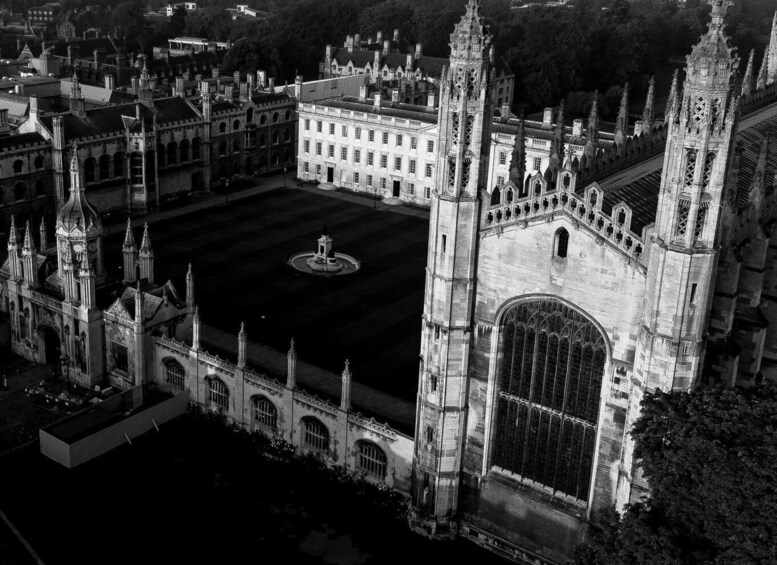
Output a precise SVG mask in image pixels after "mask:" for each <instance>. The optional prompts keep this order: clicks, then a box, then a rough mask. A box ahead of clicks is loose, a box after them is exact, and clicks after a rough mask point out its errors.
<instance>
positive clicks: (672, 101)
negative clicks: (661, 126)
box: [664, 69, 679, 123]
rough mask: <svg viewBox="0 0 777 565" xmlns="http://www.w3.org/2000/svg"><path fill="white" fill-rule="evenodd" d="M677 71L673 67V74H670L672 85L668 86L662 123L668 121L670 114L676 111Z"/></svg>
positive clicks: (672, 114)
mask: <svg viewBox="0 0 777 565" xmlns="http://www.w3.org/2000/svg"><path fill="white" fill-rule="evenodd" d="M678 72H679V69H675V70H674V75H672V86H671V87H669V98H667V101H666V110H664V123H668V122H669V120H670V116H674V114H675V112H676V111H677V93H678V83H677V73H678Z"/></svg>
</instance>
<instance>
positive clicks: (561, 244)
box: [553, 228, 569, 259]
mask: <svg viewBox="0 0 777 565" xmlns="http://www.w3.org/2000/svg"><path fill="white" fill-rule="evenodd" d="M568 247H569V232H568V231H567V230H565V229H564V228H559V229H558V230H556V240H555V242H554V243H553V252H554V253H553V255H554V256H556V257H559V258H561V259H565V258H566V256H567V249H568Z"/></svg>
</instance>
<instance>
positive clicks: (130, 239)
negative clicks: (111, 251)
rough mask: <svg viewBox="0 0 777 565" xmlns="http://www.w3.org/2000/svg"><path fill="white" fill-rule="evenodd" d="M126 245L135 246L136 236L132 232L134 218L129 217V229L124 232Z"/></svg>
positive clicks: (127, 246)
mask: <svg viewBox="0 0 777 565" xmlns="http://www.w3.org/2000/svg"><path fill="white" fill-rule="evenodd" d="M124 247H125V248H129V247H132V248H134V247H135V236H134V235H133V234H132V220H130V219H129V218H127V231H126V232H124Z"/></svg>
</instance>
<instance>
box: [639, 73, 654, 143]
mask: <svg viewBox="0 0 777 565" xmlns="http://www.w3.org/2000/svg"><path fill="white" fill-rule="evenodd" d="M655 87H656V77H654V76H652V77H650V84H649V85H648V92H647V97H646V98H645V109H644V110H643V111H642V128H643V131H645V132H647V133H648V134H650V132H651V131H652V130H653V103H654V99H655Z"/></svg>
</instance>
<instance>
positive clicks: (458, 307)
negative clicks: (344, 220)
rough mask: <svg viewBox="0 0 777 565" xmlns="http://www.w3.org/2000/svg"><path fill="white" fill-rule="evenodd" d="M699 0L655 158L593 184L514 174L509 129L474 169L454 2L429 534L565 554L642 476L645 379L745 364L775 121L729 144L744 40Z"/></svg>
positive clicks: (431, 303)
mask: <svg viewBox="0 0 777 565" xmlns="http://www.w3.org/2000/svg"><path fill="white" fill-rule="evenodd" d="M710 4H711V5H712V13H711V20H710V22H709V28H708V30H707V32H706V34H705V35H704V36H703V37H702V38H701V39H700V41H699V43H698V44H697V45H696V46H695V47H694V48H693V50H692V52H691V54H690V55H689V56H688V57H687V68H686V74H685V82H684V84H683V85H682V89H681V90H680V89H679V88H676V87H675V88H674V89H673V94H672V96H671V99H670V102H669V110H668V113H667V116H666V117H665V127H666V128H668V131H667V143H666V150H665V153H664V155H663V169H662V172H660V174H656V175H653V176H652V177H651V178H653V179H654V180H653V181H651V178H648V179H647V180H645V179H638V180H639V182H636V181H635V182H634V183H626V184H625V185H617V184H611V185H609V186H608V188H606V189H604V188H601V187H600V186H599V184H597V183H591V184H589V185H587V186H576V182H575V181H576V178H575V176H576V170H575V167H572V166H568V164H565V165H564V167H563V168H559V170H558V171H557V172H556V173H555V174H556V175H558V176H557V177H556V178H555V179H554V178H552V176H551V175H547V174H546V175H545V176H544V177H543V176H542V175H536V181H535V177H531V178H530V180H529V181H527V183H528V184H527V183H525V182H524V180H525V175H526V166H525V163H524V162H523V160H524V155H525V150H524V147H523V137H522V136H520V135H519V136H517V138H518V139H519V140H520V141H519V142H518V143H517V144H516V149H515V151H514V154H513V165H512V170H511V175H510V179H509V180H507V181H506V182H505V183H504V184H503V185H502V186H497V187H493V188H489V187H487V186H486V171H487V167H488V162H487V161H488V156H489V144H490V143H491V142H492V136H491V131H490V129H491V123H492V120H491V119H490V117H491V116H492V108H491V102H490V96H489V87H490V80H491V78H490V77H492V73H493V69H492V68H491V66H490V62H489V50H490V48H491V36H490V35H489V33H488V30H487V28H486V27H485V26H484V24H483V21H482V18H481V16H480V3H479V2H478V1H477V0H470V1H469V2H468V4H467V8H466V10H467V11H466V14H465V15H464V17H463V18H462V20H461V22H460V23H459V24H458V25H457V26H456V28H455V30H454V32H453V34H452V35H451V42H450V47H451V55H450V67H449V68H448V69H446V70H445V71H444V72H443V75H442V78H441V87H440V106H439V120H438V124H439V132H438V144H437V147H438V148H439V155H438V157H437V170H438V171H439V174H438V182H437V187H436V189H435V190H434V191H433V194H432V200H431V219H430V222H431V223H430V234H429V248H428V263H427V273H426V292H425V301H424V314H423V331H422V343H421V356H420V357H421V367H420V377H419V387H418V402H417V417H416V438H415V451H414V459H413V466H414V474H413V475H414V476H413V487H412V500H413V507H414V519H415V520H416V523H417V524H418V525H419V527H420V528H423V529H425V530H426V531H427V532H430V533H433V534H436V535H447V534H449V533H453V532H458V533H460V534H463V535H467V536H469V537H472V538H474V539H476V540H478V541H480V542H481V543H488V544H491V545H492V546H496V547H498V548H501V549H503V550H505V551H507V552H508V553H509V554H510V555H512V556H517V557H520V558H523V559H526V560H528V561H530V562H531V563H563V562H565V561H566V560H568V559H571V558H572V556H573V552H574V547H575V545H576V544H578V543H580V542H581V541H583V540H584V539H585V537H586V535H587V529H588V528H587V525H588V522H589V520H591V519H592V517H593V513H594V512H595V511H596V510H598V509H600V508H603V507H609V506H612V505H616V506H617V507H618V508H622V507H623V505H624V504H625V503H628V502H629V501H633V500H636V499H638V498H639V497H640V496H641V495H642V494H644V493H645V492H646V491H647V489H648V486H647V485H646V484H645V482H644V480H643V479H642V478H641V476H640V474H639V471H638V468H637V467H636V464H635V461H634V460H633V458H632V450H633V445H632V442H631V441H630V440H629V436H628V434H627V432H628V430H629V428H630V424H631V423H632V422H633V421H634V420H635V419H636V418H637V417H638V416H639V405H640V400H641V399H642V397H643V395H644V394H645V393H646V392H648V391H652V390H655V389H656V388H661V389H664V390H670V389H671V390H688V389H690V388H691V387H693V386H695V385H697V384H698V383H700V381H701V379H702V377H703V378H704V379H713V380H715V379H717V380H718V381H720V382H728V383H734V382H739V381H741V380H747V379H749V378H752V375H753V374H755V373H757V371H758V370H759V367H758V366H757V363H756V362H755V361H754V360H755V359H760V357H759V355H760V354H761V352H762V351H763V340H764V336H765V332H764V331H763V328H764V325H763V324H760V325H759V323H757V321H758V319H759V315H760V314H759V308H760V306H759V301H760V288H761V287H758V290H757V291H756V290H752V291H749V293H747V294H748V297H747V299H746V300H743V299H742V297H743V296H744V294H745V291H744V287H746V286H747V285H750V286H757V284H755V283H752V280H753V279H752V277H753V276H757V275H752V274H744V273H745V270H746V266H747V264H748V262H752V263H756V264H758V265H760V277H761V278H760V283H758V284H760V285H761V286H763V285H764V282H765V281H764V265H766V264H767V255H768V257H770V258H771V259H772V262H774V261H773V259H774V257H773V255H774V252H773V250H772V251H768V249H769V245H768V230H767V229H766V228H764V227H763V226H764V225H767V224H768V225H771V222H774V220H773V219H772V218H773V217H774V208H773V200H774V198H773V194H774V190H773V186H772V178H773V176H774V173H775V170H774V167H775V161H774V159H775V156H774V155H772V153H774V151H771V152H770V151H769V143H768V133H767V134H763V129H764V128H766V127H767V126H768V127H771V128H772V129H774V128H775V126H777V124H775V123H771V122H769V123H766V122H762V123H759V124H756V126H753V127H755V133H756V135H757V136H758V137H756V141H755V142H753V141H752V140H751V139H750V138H747V137H746V138H745V139H744V140H740V143H739V144H738V145H737V147H738V149H737V150H736V151H734V146H735V140H736V137H737V129H738V125H739V109H738V101H739V98H738V97H737V96H735V95H734V91H733V87H734V79H735V76H736V72H737V68H738V58H737V56H736V55H735V53H734V52H733V49H732V48H731V47H730V45H729V40H728V37H727V35H726V33H725V29H724V18H725V16H726V11H727V7H728V2H726V1H725V0H710ZM592 113H593V112H592ZM772 121H774V120H772ZM764 124H765V125H764ZM590 125H591V124H589V126H590ZM758 128H761V130H759V129H758ZM750 133H751V130H747V132H743V135H745V134H748V135H750ZM759 134H760V135H759ZM587 135H588V136H589V139H590V138H591V137H592V136H594V135H596V132H595V130H592V129H591V128H590V127H589V132H587ZM761 136H763V139H764V141H761ZM754 143H755V149H753V144H754ZM594 150H595V149H594ZM734 153H737V155H739V157H737V159H738V160H735V159H734V157H735V156H734ZM559 155H561V157H562V159H563V155H564V153H563V149H561V150H560V151H559ZM758 155H761V158H760V160H759V159H758ZM732 160H735V161H736V163H737V165H736V167H737V171H734V173H736V174H732V171H731V170H730V169H731V168H732V167H731V163H732ZM746 163H747V164H746ZM758 163H761V165H760V169H759V164H758ZM745 169H748V170H747V174H745ZM753 169H755V176H757V177H758V178H761V179H766V180H765V181H764V182H761V184H760V185H757V186H755V185H753V184H752V183H751V182H750V179H751V178H753V177H751V176H750V175H751V174H752V171H753ZM656 172H658V171H656ZM737 175H738V176H737ZM744 177H747V178H744ZM556 181H558V182H556ZM651 182H652V184H651ZM527 186H528V187H529V190H528V191H527V190H526V187H527ZM500 194H501V197H500ZM743 257H744V258H743ZM740 264H741V265H742V272H743V275H742V276H741V277H740V276H739V272H740V270H739V265H740ZM756 270H757V269H756ZM769 272H771V271H769ZM772 274H773V273H772ZM769 276H771V275H769ZM772 278H774V277H772ZM716 279H717V282H716ZM746 280H750V281H751V282H745V281H746ZM716 285H717V286H716ZM761 318H763V316H761ZM747 320H755V322H753V323H749V322H748V323H745V322H746V321H747ZM759 340H760V350H759V345H758V343H759ZM732 342H738V343H739V344H740V346H738V348H739V349H738V350H737V352H734V351H733V349H735V348H732V347H726V346H721V345H720V344H730V343H732ZM753 344H755V345H753ZM739 350H741V352H739ZM705 356H706V361H707V365H706V367H705ZM758 362H760V361H758ZM703 368H704V373H703V372H702V370H703Z"/></svg>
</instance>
